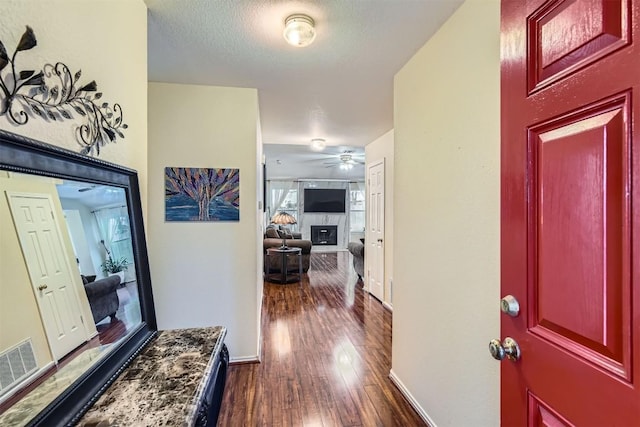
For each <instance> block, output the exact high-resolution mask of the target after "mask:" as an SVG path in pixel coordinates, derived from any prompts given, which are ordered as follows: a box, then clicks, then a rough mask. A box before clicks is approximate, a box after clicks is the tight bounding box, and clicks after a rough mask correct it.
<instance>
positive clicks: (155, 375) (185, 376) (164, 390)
mask: <svg viewBox="0 0 640 427" xmlns="http://www.w3.org/2000/svg"><path fill="white" fill-rule="evenodd" d="M225 335H226V329H225V328H223V327H221V326H216V327H212V328H193V329H176V330H168V331H159V332H158V335H157V336H156V337H155V338H154V339H153V340H152V341H151V342H150V343H149V344H148V345H147V346H146V347H145V349H144V350H143V351H142V352H141V353H140V355H138V356H137V357H136V358H135V359H134V360H133V361H132V362H131V364H130V365H129V367H127V368H126V369H125V370H124V371H123V372H122V374H121V375H120V376H119V377H118V379H117V380H116V381H115V382H114V383H113V384H112V385H111V386H110V387H109V388H108V389H107V390H106V391H105V392H104V394H103V395H102V396H100V398H99V399H98V401H97V402H96V403H95V404H94V405H93V406H92V407H91V409H89V411H88V412H87V413H86V414H85V415H84V417H83V418H82V419H81V420H80V422H79V424H78V425H79V426H83V427H92V426H100V427H102V426H134V425H135V426H160V425H167V426H169V425H170V426H215V423H216V420H217V417H218V412H219V409H220V403H221V401H222V391H223V389H224V381H225V378H226V368H227V364H228V360H229V355H228V353H227V349H226V346H224V343H223V342H224V337H225Z"/></svg>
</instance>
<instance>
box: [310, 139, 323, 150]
mask: <svg viewBox="0 0 640 427" xmlns="http://www.w3.org/2000/svg"><path fill="white" fill-rule="evenodd" d="M324 147H326V142H325V140H324V139H322V138H314V139H312V140H311V149H312V150H313V151H322V150H324Z"/></svg>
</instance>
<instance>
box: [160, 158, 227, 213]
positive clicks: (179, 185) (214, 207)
mask: <svg viewBox="0 0 640 427" xmlns="http://www.w3.org/2000/svg"><path fill="white" fill-rule="evenodd" d="M164 171H165V179H164V181H165V219H166V220H167V221H239V220H240V209H239V208H240V170H239V169H216V168H165V169H164Z"/></svg>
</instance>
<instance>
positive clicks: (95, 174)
mask: <svg viewBox="0 0 640 427" xmlns="http://www.w3.org/2000/svg"><path fill="white" fill-rule="evenodd" d="M0 169H2V170H7V171H13V172H20V173H29V174H35V175H41V176H50V177H54V178H62V179H74V180H78V179H80V180H83V181H86V182H90V183H96V184H105V185H111V186H114V187H120V188H123V189H124V190H125V193H126V198H127V205H128V209H129V218H130V221H131V237H132V243H133V247H134V260H135V265H136V276H137V277H136V279H137V281H138V292H139V298H140V311H141V315H142V323H141V324H140V325H139V326H138V327H137V328H136V329H135V330H134V331H133V332H132V333H131V334H130V335H129V336H127V337H125V339H124V341H123V342H122V343H120V344H119V345H118V346H117V347H116V348H114V349H113V350H112V351H111V352H110V353H109V354H107V355H106V356H105V357H104V358H103V359H101V360H100V361H98V363H96V364H95V365H94V366H93V367H91V368H90V369H89V370H88V371H87V372H85V373H84V374H83V375H82V376H81V377H80V378H79V379H78V380H76V381H75V382H74V383H73V384H72V385H71V386H69V387H68V388H67V389H66V390H65V391H64V392H63V393H61V394H60V395H59V396H58V397H57V398H56V399H55V400H54V401H53V402H52V403H51V404H49V405H48V406H47V407H46V408H45V409H44V410H43V411H42V412H40V413H39V414H38V415H36V416H35V417H34V418H33V419H32V420H31V421H30V422H29V424H28V425H29V426H39V425H42V426H51V425H73V424H75V423H77V422H78V420H79V419H80V418H81V417H82V415H83V414H84V413H85V412H86V411H87V410H88V409H89V408H90V407H91V405H93V404H94V403H95V401H96V400H97V399H98V397H100V395H101V394H102V393H103V392H104V391H105V390H106V389H107V388H108V387H109V385H111V383H113V381H115V379H116V378H117V377H118V375H119V374H120V373H121V372H122V371H123V370H124V369H125V368H126V366H128V364H129V363H130V362H131V361H132V360H133V358H134V357H135V356H136V355H137V354H138V353H139V352H140V351H141V350H142V349H143V348H144V346H145V344H146V343H147V342H149V341H150V340H151V339H152V338H153V337H154V336H155V334H156V331H157V324H156V316H155V308H154V304H153V294H152V290H151V275H150V272H149V262H148V256H147V245H146V239H145V234H144V224H143V216H142V205H141V200H140V187H139V183H138V174H137V172H136V171H134V170H132V169H128V168H125V167H122V166H119V165H115V164H112V163H108V162H105V161H103V160H99V159H94V158H91V157H87V156H84V155H81V154H78V153H74V152H72V151H69V150H66V149H63V148H60V147H56V146H52V145H50V144H46V143H44V142H40V141H36V140H34V139H30V138H27V137H24V136H20V135H16V134H13V133H10V132H7V131H4V130H1V129H0Z"/></svg>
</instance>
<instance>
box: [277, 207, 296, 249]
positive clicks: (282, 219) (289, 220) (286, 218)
mask: <svg viewBox="0 0 640 427" xmlns="http://www.w3.org/2000/svg"><path fill="white" fill-rule="evenodd" d="M271 223H272V224H278V225H291V224H297V223H298V221H296V219H295V218H294V217H293V216H292V215H289V214H288V213H286V212H278V213H276V214H275V215H274V216H273V217H272V218H271ZM280 249H287V239H286V238H285V237H283V238H282V246H280Z"/></svg>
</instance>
